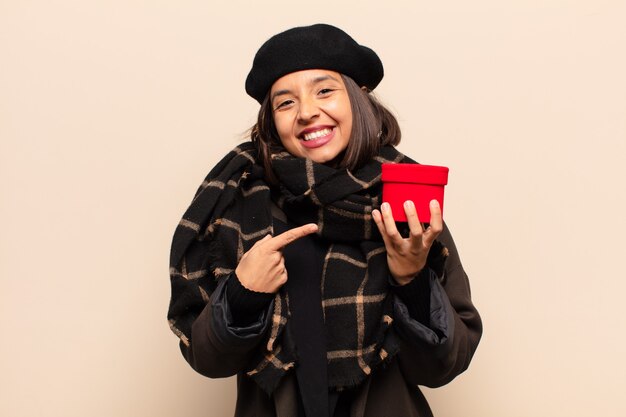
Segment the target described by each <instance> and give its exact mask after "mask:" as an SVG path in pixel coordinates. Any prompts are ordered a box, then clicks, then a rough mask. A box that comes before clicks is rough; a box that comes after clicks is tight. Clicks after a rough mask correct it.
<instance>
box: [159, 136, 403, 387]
mask: <svg viewBox="0 0 626 417" xmlns="http://www.w3.org/2000/svg"><path fill="white" fill-rule="evenodd" d="M256 155H257V152H256V148H255V147H254V145H253V144H252V143H251V142H246V143H243V144H242V145H240V146H238V147H237V148H235V149H234V150H232V151H231V152H230V153H229V154H228V155H226V157H225V158H224V159H222V161H220V162H219V163H218V164H217V165H216V166H215V168H213V170H212V171H211V172H210V173H209V175H208V176H207V177H206V179H205V181H204V182H203V183H202V185H201V186H200V188H199V189H198V191H197V193H196V195H195V198H194V200H193V202H192V203H191V205H190V207H189V208H188V209H187V211H186V213H185V214H184V216H183V219H182V220H181V221H180V223H179V225H178V227H177V229H176V232H175V234H174V238H173V243H172V251H171V259H170V277H171V284H172V298H171V303H170V308H169V312H168V320H169V322H170V327H171V329H172V330H173V332H174V333H175V334H176V335H177V336H178V337H179V338H180V339H181V341H182V342H183V343H184V344H186V345H189V343H190V342H189V340H190V337H191V327H192V324H193V322H194V320H195V319H196V317H198V315H199V314H200V312H201V311H202V309H203V308H204V307H205V305H206V304H207V302H208V301H209V297H210V295H211V293H212V292H213V291H214V290H215V288H216V286H217V283H218V281H219V280H220V279H224V278H226V277H227V276H229V274H231V273H232V272H233V271H234V269H235V267H236V266H237V264H238V262H239V260H240V259H241V257H242V255H243V254H244V253H245V252H246V251H248V250H249V249H250V248H251V247H252V245H254V243H255V242H256V241H257V240H259V239H261V238H263V237H264V236H265V235H267V234H268V233H271V234H273V231H274V229H273V221H272V215H271V212H270V206H271V203H272V201H273V202H274V203H275V204H277V205H278V206H279V207H280V208H281V209H282V210H283V211H284V213H285V214H286V216H287V218H288V219H289V221H290V222H291V223H293V224H296V225H302V224H306V223H316V224H317V225H318V227H319V231H318V234H319V235H320V236H321V237H322V238H323V239H326V240H327V241H328V243H329V249H328V251H327V253H326V256H325V259H324V265H323V269H322V271H323V272H322V277H321V298H322V310H323V315H324V322H325V330H326V340H327V352H326V357H327V360H328V383H329V386H330V387H332V388H336V389H341V388H344V387H351V386H356V385H358V384H359V383H360V382H361V381H362V380H363V379H364V378H366V377H367V376H368V375H369V374H370V373H371V372H372V369H374V368H375V367H377V366H379V365H380V364H381V363H383V362H385V361H387V360H389V359H390V358H391V357H392V356H393V355H394V354H395V353H396V352H397V350H398V347H397V346H398V345H397V342H396V340H395V337H394V332H391V331H388V330H389V328H390V326H391V324H392V322H393V306H392V303H393V300H392V296H391V295H390V294H389V271H388V267H387V259H386V251H385V247H384V244H383V242H382V239H381V237H380V235H379V233H378V230H377V228H376V225H375V223H374V222H373V219H372V216H371V212H372V210H373V209H374V208H378V207H379V206H380V203H381V192H382V184H381V181H380V173H381V167H380V165H381V163H383V162H396V163H397V162H403V163H407V162H413V161H411V160H410V159H409V158H407V157H405V156H404V155H402V154H401V153H399V152H398V151H397V150H396V149H394V148H393V147H384V148H383V149H381V152H380V154H379V155H378V156H377V157H376V158H374V159H373V160H372V161H370V162H369V163H368V164H366V165H365V166H363V167H362V168H360V169H358V170H356V171H355V172H350V171H348V170H346V169H335V168H332V167H329V166H326V165H323V164H317V163H315V162H312V161H311V160H308V159H303V158H296V157H294V156H292V155H291V154H289V153H288V152H281V153H278V154H275V155H274V156H273V158H272V166H273V168H274V171H275V172H276V174H277V176H278V178H279V182H280V186H279V187H273V188H272V189H270V187H269V186H268V184H267V183H266V182H265V180H264V179H263V169H262V168H261V166H260V165H258V164H257V158H256ZM288 302H289V300H288V297H287V294H286V292H285V291H284V288H283V289H281V290H280V291H279V292H278V293H277V294H276V296H275V299H274V310H273V318H272V325H271V329H270V330H269V332H268V334H267V339H266V341H265V343H264V345H263V346H262V348H261V349H259V356H258V358H257V359H256V361H254V362H253V364H252V366H251V368H250V369H248V371H247V374H248V376H250V377H252V378H254V379H255V380H256V381H257V383H258V384H259V385H260V386H261V387H262V388H263V389H264V390H266V391H267V392H272V391H273V389H274V388H275V387H276V385H277V384H278V382H279V380H280V378H281V377H282V376H283V375H284V374H285V372H287V371H288V370H289V369H291V368H292V367H294V366H295V365H296V363H297V357H296V352H295V349H294V348H293V340H291V339H292V337H291V336H290V332H289V331H288V330H287V331H285V328H286V326H285V325H286V324H287V322H288V320H289V317H290V313H289V304H288Z"/></svg>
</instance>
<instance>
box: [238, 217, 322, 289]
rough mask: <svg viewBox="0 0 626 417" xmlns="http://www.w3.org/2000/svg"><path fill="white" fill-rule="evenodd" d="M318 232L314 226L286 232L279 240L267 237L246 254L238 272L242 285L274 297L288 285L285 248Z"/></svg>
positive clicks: (275, 237) (240, 262)
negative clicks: (284, 256) (281, 288)
mask: <svg viewBox="0 0 626 417" xmlns="http://www.w3.org/2000/svg"><path fill="white" fill-rule="evenodd" d="M315 232H317V225H316V224H314V223H310V224H305V225H304V226H300V227H296V228H293V229H291V230H287V231H286V232H284V233H281V234H280V235H278V236H274V237H272V236H271V235H267V236H265V237H264V238H263V239H261V240H259V241H257V242H256V243H255V244H254V245H253V246H252V247H251V248H250V250H249V251H248V252H246V253H244V254H243V256H242V257H241V260H240V261H239V265H237V268H236V269H235V274H236V275H237V278H239V282H241V285H243V286H244V287H245V288H247V289H249V290H251V291H256V292H265V293H275V292H276V291H278V290H279V289H280V287H282V286H283V285H284V284H285V283H286V282H287V270H286V269H285V259H284V258H283V252H282V250H283V248H285V246H287V245H289V244H290V243H292V242H295V241H296V240H298V239H300V238H302V237H304V236H306V235H310V234H311V233H315Z"/></svg>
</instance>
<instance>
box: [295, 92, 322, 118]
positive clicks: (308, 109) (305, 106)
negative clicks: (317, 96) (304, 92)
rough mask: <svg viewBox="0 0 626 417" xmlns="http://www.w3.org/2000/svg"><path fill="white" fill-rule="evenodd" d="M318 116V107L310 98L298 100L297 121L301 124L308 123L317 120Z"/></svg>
mask: <svg viewBox="0 0 626 417" xmlns="http://www.w3.org/2000/svg"><path fill="white" fill-rule="evenodd" d="M319 114H320V110H319V107H318V106H317V104H316V103H315V100H314V99H312V98H308V97H307V98H304V99H302V100H300V104H299V107H298V121H299V122H300V123H301V124H307V123H310V122H311V121H312V120H314V119H315V118H317V117H318V116H319Z"/></svg>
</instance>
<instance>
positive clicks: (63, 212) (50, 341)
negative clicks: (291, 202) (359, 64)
mask: <svg viewBox="0 0 626 417" xmlns="http://www.w3.org/2000/svg"><path fill="white" fill-rule="evenodd" d="M625 3H626V2H624V1H611V0H587V1H565V0H541V1H539V0H537V1H535V0H514V1H500V0H475V1H471V2H469V1H461V0H452V1H447V2H432V1H429V2H425V1H417V2H408V1H407V2H406V3H405V2H401V1H387V2H381V1H376V2H367V1H363V0H361V1H356V0H354V1H352V0H351V1H341V2H339V1H318V2H312V3H306V2H304V3H303V2H279V1H263V2H249V3H247V2H241V1H229V2H210V1H206V0H205V1H180V2H173V1H172V2H169V1H163V0H161V1H155V0H153V1H139V0H125V1H120V0H114V1H88V2H87V1H70V0H58V1H28V0H24V1H17V0H2V1H0V187H1V188H0V193H1V195H0V256H1V258H0V274H1V287H0V297H1V299H0V309H1V310H0V323H1V329H0V334H1V336H0V337H1V340H2V341H1V350H0V361H1V362H0V364H1V370H0V415H2V416H7V417H8V416H15V417H22V416H64V417H78V416H81V417H84V416H92V417H105V416H107V417H109V416H116V417H126V416H128V417H131V416H133V417H135V416H163V417H173V416H180V415H185V416H229V415H232V410H233V404H234V379H232V378H231V379H227V380H208V379H206V378H204V377H201V376H200V375H197V374H195V373H194V372H193V371H192V370H191V368H189V367H188V366H187V364H186V363H185V362H184V360H183V359H182V357H181V356H180V354H179V352H178V347H177V340H176V338H175V336H173V335H172V334H171V333H170V331H169V329H168V326H167V323H166V320H165V314H166V310H167V305H168V300H169V282H168V274H167V269H168V251H169V244H170V239H171V235H172V233H173V230H174V228H175V226H176V224H177V222H178V220H179V218H180V216H181V215H182V213H183V211H184V209H185V208H186V206H187V204H188V203H189V202H190V199H191V197H192V195H193V193H194V191H195V189H196V187H197V185H198V184H199V183H200V182H201V180H202V179H203V177H204V175H205V174H206V173H207V172H208V170H209V169H210V168H211V167H212V166H213V164H214V163H216V162H217V160H218V159H219V158H220V157H221V156H222V155H223V154H224V153H225V152H226V151H227V150H229V149H230V148H232V147H233V146H235V145H236V144H237V143H238V142H239V141H240V140H241V139H242V135H243V133H244V132H245V130H246V129H247V128H248V127H249V126H250V125H251V124H252V122H253V121H254V118H255V113H256V111H257V104H256V103H255V102H254V101H253V100H252V99H250V98H249V97H247V96H246V95H245V92H244V89H243V81H244V78H245V75H246V74H247V71H248V69H249V66H250V64H251V61H252V57H253V54H254V52H255V51H256V49H257V48H258V47H259V46H260V44H261V43H262V42H263V41H264V40H265V39H266V38H267V37H269V36H270V35H272V34H274V33H276V32H278V31H280V30H283V29H286V28H288V27H292V26H295V25H300V24H311V23H315V22H318V21H324V22H328V23H333V24H336V25H339V26H341V27H342V28H344V29H346V30H347V31H348V32H349V33H351V34H352V35H353V36H354V37H355V38H356V39H357V40H359V41H360V42H361V43H363V44H365V45H368V46H370V47H372V48H373V49H374V50H376V51H377V52H378V53H379V55H380V56H381V58H382V60H383V62H384V63H385V68H386V78H385V79H384V80H383V82H382V84H381V85H380V88H379V89H378V90H377V91H378V94H379V97H380V98H381V99H382V100H383V101H384V102H386V103H388V104H389V106H390V107H391V108H392V109H393V110H394V111H395V112H396V114H397V115H398V118H399V120H400V122H401V125H402V127H403V133H404V141H403V142H402V144H401V146H400V149H401V150H402V151H404V152H405V153H407V154H409V155H411V156H413V157H414V158H416V159H418V160H419V161H421V162H425V163H432V164H445V165H448V166H450V167H451V180H450V185H449V187H448V189H447V197H446V218H447V221H448V223H449V225H450V227H451V229H452V231H453V233H454V236H455V238H456V240H457V243H458V246H459V248H460V252H461V255H462V258H463V260H464V264H465V266H466V269H467V271H468V272H469V274H470V277H471V282H472V288H473V293H474V299H475V302H476V305H477V306H478V308H479V310H480V311H481V313H482V316H483V318H484V324H485V333H484V338H483V341H482V343H481V346H480V347H479V349H478V352H477V354H476V356H475V359H474V362H473V363H472V365H471V367H470V369H469V371H468V372H467V373H465V374H463V375H461V376H460V377H458V378H457V379H456V380H455V381H453V382H452V383H451V384H450V385H448V386H446V387H444V388H441V389H438V390H426V394H427V396H428V397H429V399H430V400H431V404H432V407H433V409H434V411H435V414H436V415H437V416H438V417H449V416H464V417H470V416H474V417H485V416H487V417H492V416H493V417H503V416H507V417H508V416H510V417H528V416H568V417H576V416H604V417H611V416H615V417H617V416H623V415H626V405H625V403H624V401H623V391H624V388H626V355H625V354H624V352H625V349H624V344H625V341H626V339H625V338H624V334H623V332H624V329H625V324H626V320H625V319H624V308H623V307H622V305H623V304H624V300H623V295H622V294H623V293H624V292H625V291H626V283H625V279H624V278H626V274H625V272H624V269H623V260H624V256H625V255H626V254H625V250H624V247H625V245H624V243H623V236H624V235H625V233H626V222H625V220H624V213H625V212H626V197H625V194H624V185H623V182H624V178H626V168H625V167H624V155H626V149H625V148H626V117H625V116H626V114H625V112H626V77H625V75H624V74H626V56H625V53H624V51H625V50H626V49H625V48H626V24H624V22H625V21H626V4H625ZM383 4H384V5H383Z"/></svg>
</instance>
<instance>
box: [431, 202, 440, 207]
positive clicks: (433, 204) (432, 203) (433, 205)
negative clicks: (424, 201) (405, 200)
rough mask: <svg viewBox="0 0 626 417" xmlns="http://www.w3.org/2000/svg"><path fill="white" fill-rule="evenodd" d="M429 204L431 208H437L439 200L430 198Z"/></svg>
mask: <svg viewBox="0 0 626 417" xmlns="http://www.w3.org/2000/svg"><path fill="white" fill-rule="evenodd" d="M430 206H431V207H432V208H438V207H439V201H437V200H430Z"/></svg>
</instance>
